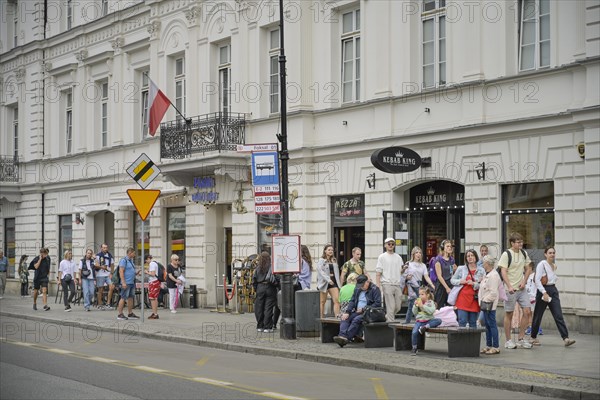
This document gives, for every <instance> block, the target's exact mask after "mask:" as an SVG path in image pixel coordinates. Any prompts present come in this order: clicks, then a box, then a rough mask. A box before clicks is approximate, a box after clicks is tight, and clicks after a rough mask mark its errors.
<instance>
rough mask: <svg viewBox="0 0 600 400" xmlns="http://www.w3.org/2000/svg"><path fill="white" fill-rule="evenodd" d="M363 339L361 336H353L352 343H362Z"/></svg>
mask: <svg viewBox="0 0 600 400" xmlns="http://www.w3.org/2000/svg"><path fill="white" fill-rule="evenodd" d="M364 341H365V339H364V338H363V337H362V336H358V335H357V336H354V343H364Z"/></svg>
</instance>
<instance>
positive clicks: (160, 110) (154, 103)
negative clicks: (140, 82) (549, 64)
mask: <svg viewBox="0 0 600 400" xmlns="http://www.w3.org/2000/svg"><path fill="white" fill-rule="evenodd" d="M148 83H149V84H150V85H149V86H150V87H149V91H148V133H150V135H151V136H154V134H155V133H156V130H157V129H158V126H159V125H160V121H162V119H163V117H164V116H165V113H166V112H167V110H168V109H169V106H170V105H171V101H170V100H169V99H168V98H167V96H165V94H164V93H163V92H162V91H161V90H160V89H159V88H158V86H156V84H155V83H154V82H152V79H150V77H148Z"/></svg>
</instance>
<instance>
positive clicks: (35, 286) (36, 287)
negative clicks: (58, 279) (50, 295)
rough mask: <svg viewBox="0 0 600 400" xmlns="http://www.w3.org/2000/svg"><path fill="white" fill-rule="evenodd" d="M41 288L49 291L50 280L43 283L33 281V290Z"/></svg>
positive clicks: (42, 281)
mask: <svg viewBox="0 0 600 400" xmlns="http://www.w3.org/2000/svg"><path fill="white" fill-rule="evenodd" d="M40 287H45V288H46V289H48V279H44V280H41V281H33V288H34V289H35V290H40Z"/></svg>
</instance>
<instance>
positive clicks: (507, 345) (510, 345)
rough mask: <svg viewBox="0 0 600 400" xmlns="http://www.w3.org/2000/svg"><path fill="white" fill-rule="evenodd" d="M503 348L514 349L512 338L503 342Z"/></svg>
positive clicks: (515, 346)
mask: <svg viewBox="0 0 600 400" xmlns="http://www.w3.org/2000/svg"><path fill="white" fill-rule="evenodd" d="M504 348H505V349H516V348H517V345H516V344H515V342H513V340H512V339H509V340H508V341H507V342H506V343H504Z"/></svg>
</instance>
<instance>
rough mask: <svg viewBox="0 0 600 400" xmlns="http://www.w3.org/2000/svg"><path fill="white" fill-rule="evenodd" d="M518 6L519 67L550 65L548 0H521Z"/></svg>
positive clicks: (523, 69)
mask: <svg viewBox="0 0 600 400" xmlns="http://www.w3.org/2000/svg"><path fill="white" fill-rule="evenodd" d="M519 5H520V7H519V69H520V70H521V71H529V70H534V69H537V68H544V67H549V66H550V0H521V1H520V4H519Z"/></svg>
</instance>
